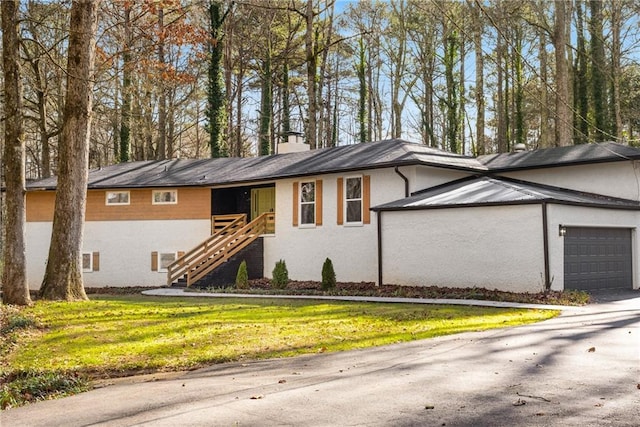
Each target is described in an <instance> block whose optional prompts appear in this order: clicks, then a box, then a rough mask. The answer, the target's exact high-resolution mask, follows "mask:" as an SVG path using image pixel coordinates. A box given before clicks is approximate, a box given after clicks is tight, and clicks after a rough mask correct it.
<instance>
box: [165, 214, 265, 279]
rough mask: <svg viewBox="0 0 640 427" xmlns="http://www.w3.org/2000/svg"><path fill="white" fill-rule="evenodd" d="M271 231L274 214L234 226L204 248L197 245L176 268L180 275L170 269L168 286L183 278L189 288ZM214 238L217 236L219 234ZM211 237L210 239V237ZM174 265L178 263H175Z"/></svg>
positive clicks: (263, 215)
mask: <svg viewBox="0 0 640 427" xmlns="http://www.w3.org/2000/svg"><path fill="white" fill-rule="evenodd" d="M274 231H275V214H274V213H273V212H265V213H263V214H262V215H260V216H259V217H257V218H256V219H254V220H253V221H251V222H250V223H249V224H246V225H244V226H242V227H239V228H238V227H236V228H235V229H234V230H232V231H229V232H227V233H226V234H225V235H223V236H220V237H219V238H217V239H212V240H211V242H210V243H209V244H208V245H207V246H206V247H205V246H203V244H200V245H198V246H197V247H196V248H194V249H193V250H191V251H190V252H189V253H188V254H191V256H190V257H187V255H188V254H185V255H184V256H183V257H181V259H183V261H184V263H183V264H181V265H180V267H181V268H180V269H179V270H180V271H181V272H182V274H178V273H177V272H176V273H174V274H172V270H171V269H169V273H168V276H167V277H168V279H167V281H168V284H169V285H170V284H171V283H173V282H174V281H175V280H176V279H178V278H180V277H185V276H186V279H187V287H190V286H191V285H192V284H194V283H195V282H197V281H198V280H200V279H202V278H203V277H205V276H206V275H207V274H209V273H211V272H212V271H213V270H215V269H216V268H217V267H219V266H220V265H221V264H223V263H225V262H226V261H227V260H228V259H229V258H231V257H232V256H233V255H235V254H237V253H238V252H240V251H241V250H242V249H244V248H246V247H247V246H249V244H251V243H252V242H253V241H255V240H256V239H257V238H258V237H260V235H262V234H265V233H273V232H274ZM214 236H219V233H217V234H216V235H214ZM214 236H212V238H213V237H214ZM197 249H199V250H197ZM204 249H206V250H204ZM196 254H198V255H196ZM187 262H188V263H187ZM174 264H179V263H178V261H176V262H175V263H174ZM172 265H173V264H172ZM170 267H171V266H170ZM176 271H177V270H176Z"/></svg>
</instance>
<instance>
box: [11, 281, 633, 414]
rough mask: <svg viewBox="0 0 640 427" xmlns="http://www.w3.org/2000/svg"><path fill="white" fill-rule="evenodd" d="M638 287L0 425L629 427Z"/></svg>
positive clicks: (245, 366)
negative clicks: (491, 324) (513, 321)
mask: <svg viewBox="0 0 640 427" xmlns="http://www.w3.org/2000/svg"><path fill="white" fill-rule="evenodd" d="M639 424H640V294H639V293H638V292H628V293H627V294H625V295H621V296H618V297H614V298H606V297H603V298H602V299H600V300H599V302H598V303H595V304H590V305H588V306H586V307H580V308H573V309H571V310H566V311H564V312H563V314H562V315H561V316H559V317H557V318H554V319H551V320H548V321H545V322H541V323H537V324H533V325H526V326H521V327H515V328H507V329H499V330H491V331H484V332H473V333H463V334H459V335H452V336H447V337H440V338H435V339H430V340H422V341H415V342H411V343H404V344H397V345H390V346H384V347H377V348H370V349H364V350H357V351H349V352H343V353H333V354H317V355H311V356H303V357H296V358H291V359H277V360H265V361H256V362H248V363H229V364H223V365H216V366H213V367H211V368H207V369H202V370H198V371H193V372H188V373H177V374H172V375H168V376H161V375H157V376H147V377H142V378H140V377H138V378H132V379H128V380H124V381H118V382H114V384H113V385H110V386H108V387H104V388H100V389H96V390H93V391H91V392H88V393H83V394H80V395H77V396H72V397H69V398H65V399H60V400H56V401H47V402H40V403H37V404H33V405H29V406H26V407H23V408H17V409H12V410H9V411H5V412H3V413H1V414H0V425H2V427H9V426H32V427H35V426H89V425H91V426H134V425H153V426H581V427H586V426H638V425H639Z"/></svg>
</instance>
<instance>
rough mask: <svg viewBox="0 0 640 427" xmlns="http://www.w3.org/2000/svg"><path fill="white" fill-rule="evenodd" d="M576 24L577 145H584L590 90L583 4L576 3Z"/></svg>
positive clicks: (587, 137)
mask: <svg viewBox="0 0 640 427" xmlns="http://www.w3.org/2000/svg"><path fill="white" fill-rule="evenodd" d="M576 18H577V20H576V22H577V28H576V33H577V40H578V51H577V56H576V62H577V64H576V74H575V75H576V79H575V84H574V85H575V91H574V96H573V98H574V105H575V107H574V110H575V112H576V114H575V121H574V123H575V124H576V129H575V132H574V134H575V139H576V143H578V144H584V143H586V142H588V140H589V120H588V117H589V90H588V82H589V80H588V78H589V75H588V72H587V52H586V48H585V40H584V24H583V23H584V14H583V9H582V4H581V3H580V2H576Z"/></svg>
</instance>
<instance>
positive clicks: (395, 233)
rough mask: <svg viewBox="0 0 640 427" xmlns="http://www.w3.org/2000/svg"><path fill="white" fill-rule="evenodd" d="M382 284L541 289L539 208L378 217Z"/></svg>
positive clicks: (423, 212) (444, 211)
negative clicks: (381, 252)
mask: <svg viewBox="0 0 640 427" xmlns="http://www.w3.org/2000/svg"><path fill="white" fill-rule="evenodd" d="M382 226H383V230H384V231H383V236H382V248H383V258H384V262H383V282H384V283H388V284H400V285H412V286H448V287H461V288H464V287H474V286H475V287H481V288H487V289H498V290H504V291H513V292H526V291H530V292H538V291H541V290H542V289H543V283H544V257H543V236H542V209H541V207H540V205H522V206H499V207H477V208H455V209H430V210H417V211H402V212H383V213H382Z"/></svg>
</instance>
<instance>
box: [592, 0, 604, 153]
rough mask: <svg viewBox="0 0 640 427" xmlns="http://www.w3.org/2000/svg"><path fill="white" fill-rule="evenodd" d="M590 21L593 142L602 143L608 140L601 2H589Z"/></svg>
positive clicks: (593, 0)
mask: <svg viewBox="0 0 640 427" xmlns="http://www.w3.org/2000/svg"><path fill="white" fill-rule="evenodd" d="M589 6H590V11H591V19H589V33H590V36H591V60H592V61H593V62H592V67H591V98H592V99H593V116H594V119H595V131H594V135H595V140H596V141H597V142H602V141H605V140H607V139H608V135H609V129H608V128H609V127H608V126H607V99H606V97H607V94H606V88H607V83H606V81H605V69H606V64H605V58H604V43H603V41H602V38H603V35H602V19H603V17H602V4H601V0H591V1H590V2H589Z"/></svg>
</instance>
